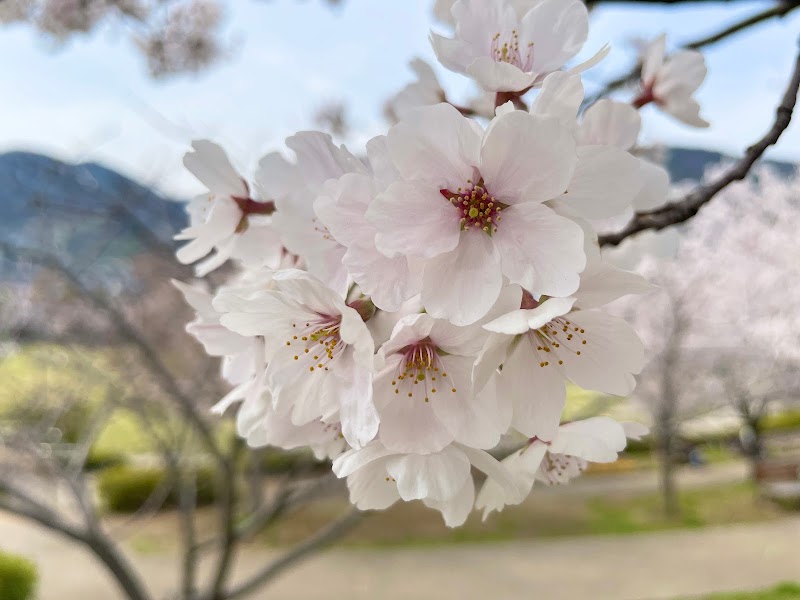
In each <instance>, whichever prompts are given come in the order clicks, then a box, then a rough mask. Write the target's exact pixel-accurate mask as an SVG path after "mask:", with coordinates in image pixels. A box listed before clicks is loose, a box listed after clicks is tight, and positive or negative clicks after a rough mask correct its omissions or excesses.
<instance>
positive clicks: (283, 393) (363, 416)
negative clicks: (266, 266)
mask: <svg viewBox="0 0 800 600" xmlns="http://www.w3.org/2000/svg"><path fill="white" fill-rule="evenodd" d="M273 281H274V285H275V288H274V289H273V290H268V291H261V292H256V293H253V294H250V295H241V294H235V293H230V292H228V293H225V292H223V293H220V294H219V295H218V296H217V297H216V298H215V300H214V306H215V308H216V309H217V310H219V311H220V312H222V313H224V314H223V316H222V318H221V322H222V324H223V325H225V326H226V327H228V328H230V329H231V330H232V331H235V332H237V333H240V334H242V335H247V336H264V340H265V345H266V349H267V359H268V361H269V364H268V366H267V369H266V372H265V377H266V381H267V384H268V386H269V388H270V390H271V392H272V397H273V404H274V406H275V408H276V410H278V412H280V413H284V412H285V411H291V417H292V422H293V423H294V424H296V425H305V424H306V423H310V422H312V421H315V420H318V419H321V420H322V421H324V422H325V423H332V422H337V421H341V422H342V433H343V434H344V436H345V438H346V439H347V441H348V443H350V444H351V445H352V446H360V445H362V444H365V443H367V442H368V441H369V440H371V439H372V438H373V437H374V435H375V432H376V430H377V427H378V422H377V414H376V412H375V408H374V406H373V404H372V374H373V370H374V356H373V353H374V343H373V341H372V337H371V336H370V333H369V330H368V329H367V326H366V324H365V323H364V321H363V320H362V318H361V315H360V314H359V313H358V311H357V310H356V309H354V308H351V307H350V306H348V305H346V304H345V302H344V300H343V299H342V298H341V297H340V296H339V295H338V294H336V293H335V292H334V291H332V290H330V289H329V288H327V287H326V286H325V285H324V284H322V283H321V282H320V281H319V280H317V279H316V278H314V277H313V276H312V275H310V274H308V273H306V272H304V271H300V270H297V269H286V270H282V271H276V272H275V273H274V275H273Z"/></svg>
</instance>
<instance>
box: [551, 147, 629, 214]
mask: <svg viewBox="0 0 800 600" xmlns="http://www.w3.org/2000/svg"><path fill="white" fill-rule="evenodd" d="M640 177H641V175H640V168H639V160H638V159H636V158H634V157H633V156H631V155H630V154H628V153H627V152H626V151H625V150H620V149H619V148H616V147H614V146H580V147H579V148H578V165H577V168H576V169H575V174H574V175H573V176H572V180H571V181H570V182H569V186H568V187H567V193H566V194H564V195H563V196H561V198H560V199H559V201H560V202H563V203H564V204H565V205H567V206H569V207H570V208H571V209H572V210H574V211H576V212H577V214H579V215H580V216H582V217H584V218H586V219H605V218H608V217H613V216H615V215H618V214H619V213H620V212H622V211H623V210H625V209H626V208H627V207H628V206H630V205H631V202H632V201H633V198H634V196H635V195H636V194H637V193H638V192H639V189H640V187H641V179H640Z"/></svg>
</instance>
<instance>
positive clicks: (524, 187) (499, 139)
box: [480, 111, 577, 219]
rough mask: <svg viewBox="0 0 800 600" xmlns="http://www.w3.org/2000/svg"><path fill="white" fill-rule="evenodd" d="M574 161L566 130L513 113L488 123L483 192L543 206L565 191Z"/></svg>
mask: <svg viewBox="0 0 800 600" xmlns="http://www.w3.org/2000/svg"><path fill="white" fill-rule="evenodd" d="M576 163H577V154H576V150H575V139H574V137H573V136H572V133H571V132H570V130H569V129H567V128H565V127H564V126H562V125H561V124H560V123H559V122H558V121H557V120H556V119H554V118H551V117H541V116H538V115H531V114H528V113H525V112H523V111H514V112H512V113H508V114H505V115H502V116H500V117H497V118H495V119H494V121H493V122H492V124H491V126H490V128H489V130H488V132H487V134H486V139H485V141H484V143H483V148H482V149H481V167H480V171H481V175H482V176H483V179H484V181H485V182H486V186H487V190H488V191H489V193H490V194H491V195H492V196H493V197H494V198H495V199H496V200H498V201H500V202H503V203H505V204H517V203H520V202H528V201H536V202H543V201H545V200H550V199H552V198H555V197H556V196H558V195H559V194H561V193H562V192H563V191H564V190H566V189H567V185H568V184H569V181H570V178H571V177H572V173H573V171H574V170H575V166H576ZM503 219H505V214H503Z"/></svg>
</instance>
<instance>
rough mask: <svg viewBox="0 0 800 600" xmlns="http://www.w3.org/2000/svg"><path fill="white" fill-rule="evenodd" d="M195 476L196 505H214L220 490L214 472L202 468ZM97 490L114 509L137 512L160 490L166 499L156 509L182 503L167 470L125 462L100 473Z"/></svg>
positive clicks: (107, 505)
mask: <svg viewBox="0 0 800 600" xmlns="http://www.w3.org/2000/svg"><path fill="white" fill-rule="evenodd" d="M194 476H195V486H196V502H197V505H198V506H205V505H207V504H212V503H213V502H214V500H216V492H217V483H216V473H215V471H214V470H213V469H210V468H200V469H197V471H195V473H194ZM98 492H99V494H100V498H101V499H102V501H103V504H104V505H105V506H106V508H108V509H109V510H111V511H114V512H135V511H137V510H139V509H140V508H142V507H143V506H145V504H146V503H147V502H148V500H149V499H150V498H155V497H156V496H157V495H158V494H159V493H161V494H163V496H162V497H164V501H163V502H162V503H161V504H160V506H157V507H155V508H171V507H175V506H177V505H178V502H179V497H178V489H177V486H175V485H174V483H173V482H171V481H170V478H169V474H168V472H167V470H166V469H164V468H160V467H150V468H141V467H132V466H125V465H123V466H118V467H113V468H111V469H107V470H105V471H103V472H102V473H100V475H99V476H98Z"/></svg>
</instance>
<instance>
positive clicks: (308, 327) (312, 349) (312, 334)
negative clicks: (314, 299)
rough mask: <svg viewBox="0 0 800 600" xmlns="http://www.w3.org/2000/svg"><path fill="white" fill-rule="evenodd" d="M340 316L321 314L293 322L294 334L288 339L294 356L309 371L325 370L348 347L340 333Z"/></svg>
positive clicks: (287, 342) (287, 345) (288, 346)
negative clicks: (308, 320) (314, 317)
mask: <svg viewBox="0 0 800 600" xmlns="http://www.w3.org/2000/svg"><path fill="white" fill-rule="evenodd" d="M341 323H342V318H341V317H340V316H335V317H334V316H329V315H319V317H318V319H316V320H314V321H310V322H307V323H292V329H293V330H294V334H293V335H292V337H291V338H290V339H288V340H286V347H287V350H290V351H292V352H294V354H293V356H292V358H294V360H296V361H298V362H299V363H301V364H303V365H304V366H306V367H307V368H308V372H309V373H314V372H320V371H321V372H324V371H327V370H328V364H329V363H330V362H332V361H334V360H336V358H337V357H338V356H339V355H340V354H341V353H342V352H343V351H344V349H345V348H347V344H345V343H344V342H342V338H341V336H340V335H339V328H340V327H341Z"/></svg>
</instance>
